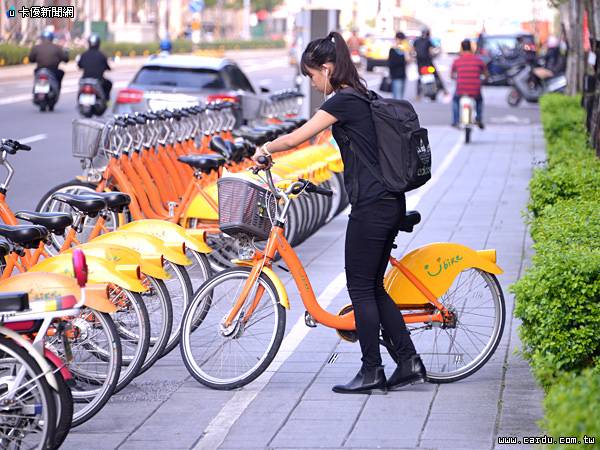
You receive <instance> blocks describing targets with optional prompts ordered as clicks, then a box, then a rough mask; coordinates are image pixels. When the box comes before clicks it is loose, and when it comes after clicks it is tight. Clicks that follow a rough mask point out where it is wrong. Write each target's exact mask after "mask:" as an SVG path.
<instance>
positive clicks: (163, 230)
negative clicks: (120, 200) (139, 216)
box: [119, 219, 211, 253]
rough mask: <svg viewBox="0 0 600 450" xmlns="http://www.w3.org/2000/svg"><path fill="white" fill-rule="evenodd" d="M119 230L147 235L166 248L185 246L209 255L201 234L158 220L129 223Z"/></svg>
mask: <svg viewBox="0 0 600 450" xmlns="http://www.w3.org/2000/svg"><path fill="white" fill-rule="evenodd" d="M119 230H126V231H137V232H139V233H144V234H149V235H150V236H154V237H157V238H159V239H161V240H163V241H164V242H165V243H166V245H167V246H168V247H176V246H179V247H181V246H182V245H183V244H185V246H186V247H188V248H191V249H192V250H195V251H197V252H199V253H210V252H211V248H210V247H209V246H208V245H206V243H205V242H204V236H203V235H202V234H196V235H194V234H190V233H188V232H187V231H186V229H185V228H183V227H182V226H180V225H177V224H176V223H172V222H167V221H166V220H158V219H143V220H136V221H134V222H129V223H127V224H125V225H123V226H121V227H119Z"/></svg>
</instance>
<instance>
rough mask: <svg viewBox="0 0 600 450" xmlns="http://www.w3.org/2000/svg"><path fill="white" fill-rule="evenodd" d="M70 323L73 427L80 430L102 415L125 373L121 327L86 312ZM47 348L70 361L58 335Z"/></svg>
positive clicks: (72, 319) (93, 313)
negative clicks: (99, 413)
mask: <svg viewBox="0 0 600 450" xmlns="http://www.w3.org/2000/svg"><path fill="white" fill-rule="evenodd" d="M69 322H70V323H71V327H72V328H73V338H72V339H70V340H69V343H70V346H71V353H72V360H71V361H69V362H68V363H67V367H68V369H69V371H70V372H71V374H72V375H73V380H72V381H73V383H72V384H71V392H72V394H73V401H74V402H75V412H74V413H73V424H72V426H73V427H76V426H78V425H81V424H82V423H84V422H86V421H87V420H89V419H91V418H92V417H93V416H94V415H95V414H96V413H97V412H98V411H100V409H102V407H103V406H104V405H105V404H106V402H107V401H108V399H109V398H110V396H111V395H112V394H113V392H114V390H115V387H116V386H117V382H118V381H119V375H120V373H121V364H122V355H121V340H120V338H119V334H118V331H117V327H116V326H115V324H114V322H113V321H112V319H111V318H110V316H109V315H108V314H106V313H100V312H98V311H94V310H92V309H89V308H85V309H83V310H82V311H81V312H80V314H79V316H77V317H73V318H71V319H70V320H69ZM46 344H47V345H48V347H49V348H51V349H52V351H53V352H54V353H56V354H57V355H59V356H60V357H61V359H63V360H67V358H66V355H65V347H64V344H63V342H62V340H61V339H60V338H58V336H57V335H54V336H47V337H46Z"/></svg>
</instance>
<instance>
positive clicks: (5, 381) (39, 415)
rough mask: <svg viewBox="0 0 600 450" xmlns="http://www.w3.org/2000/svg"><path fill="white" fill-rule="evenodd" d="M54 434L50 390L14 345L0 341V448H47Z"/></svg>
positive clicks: (29, 359)
mask: <svg viewBox="0 0 600 450" xmlns="http://www.w3.org/2000/svg"><path fill="white" fill-rule="evenodd" d="M55 432H56V406H55V403H54V398H53V396H52V389H51V388H50V386H49V385H48V383H47V381H46V378H45V377H44V374H43V373H42V370H41V369H40V366H39V365H38V364H37V362H36V361H35V359H33V358H32V357H31V356H30V355H29V354H28V353H27V351H26V350H25V349H23V348H21V347H20V346H19V345H18V344H17V343H16V342H14V341H12V340H10V339H7V338H5V337H0V448H2V449H8V450H13V449H14V450H18V449H46V448H51V447H52V445H53V442H54V437H55Z"/></svg>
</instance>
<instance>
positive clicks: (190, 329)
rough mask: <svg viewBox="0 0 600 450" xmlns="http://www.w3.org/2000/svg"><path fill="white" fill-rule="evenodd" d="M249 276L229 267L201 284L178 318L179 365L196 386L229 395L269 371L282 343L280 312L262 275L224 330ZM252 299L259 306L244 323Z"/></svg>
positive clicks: (282, 311) (282, 316) (242, 269)
mask: <svg viewBox="0 0 600 450" xmlns="http://www.w3.org/2000/svg"><path fill="white" fill-rule="evenodd" d="M250 271H251V268H250V267H234V268H231V269H227V270H224V271H223V272H220V273H219V274H217V275H215V276H214V277H213V278H211V279H209V280H207V281H206V282H205V283H204V284H203V285H202V286H201V287H200V289H199V290H198V292H196V294H195V295H194V298H193V300H192V303H191V304H190V306H189V307H188V309H187V310H186V312H185V314H184V316H183V320H182V329H181V343H180V349H181V354H182V356H183V361H184V363H185V365H186V367H187V369H188V371H189V372H190V374H191V375H192V376H193V377H194V378H195V379H196V380H198V381H199V382H200V383H202V384H204V385H206V386H208V387H211V388H213V389H219V390H228V389H235V388H239V387H242V386H245V385H246V384H248V383H250V382H251V381H252V380H254V379H255V378H256V377H258V376H259V375H260V374H262V373H263V372H264V371H265V369H266V368H267V367H268V366H269V364H270V363H271V361H272V360H273V358H274V357H275V355H276V354H277V351H278V350H279V346H280V345H281V341H282V340H283V334H284V332H285V309H284V308H283V306H282V305H281V303H280V302H279V296H278V294H277V290H276V289H275V287H274V286H273V283H272V282H271V280H269V278H268V277H267V276H266V275H264V274H261V276H260V277H259V279H258V281H257V283H256V284H255V286H254V287H253V288H252V289H251V291H250V293H249V294H248V297H247V299H246V302H245V303H244V306H243V307H242V309H241V312H240V314H238V316H237V318H236V319H235V320H234V321H233V323H232V324H231V325H230V326H225V324H224V321H225V318H226V317H227V316H228V315H229V312H230V311H231V308H232V307H233V305H234V304H235V302H236V300H237V299H238V296H239V295H240V293H241V292H242V290H243V288H244V284H245V283H246V280H247V279H248V277H249V275H250ZM255 298H260V301H259V303H258V305H257V306H256V309H254V311H253V312H252V313H251V315H250V316H249V317H248V316H246V315H247V314H248V313H249V310H250V306H251V305H252V304H253V300H254V299H255ZM246 317H248V318H247V319H246Z"/></svg>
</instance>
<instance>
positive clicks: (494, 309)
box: [407, 268, 506, 383]
mask: <svg viewBox="0 0 600 450" xmlns="http://www.w3.org/2000/svg"><path fill="white" fill-rule="evenodd" d="M439 300H440V302H441V303H443V304H444V306H446V308H448V310H449V311H450V312H451V313H452V314H453V315H454V318H455V319H454V323H453V324H451V325H445V326H436V324H408V325H407V326H408V329H409V330H410V332H411V338H412V340H413V343H414V344H415V347H416V349H417V352H418V353H419V354H420V355H421V359H422V360H423V363H424V364H425V367H426V368H427V379H428V381H430V382H433V383H451V382H453V381H458V380H462V379H463V378H466V377H468V376H470V375H472V374H474V373H475V372H477V371H478V370H479V369H481V367H483V366H484V365H485V363H486V362H487V361H488V360H489V359H490V358H491V357H492V355H493V354H494V352H495V351H496V348H497V347H498V344H499V343H500V339H502V332H503V330H504V322H505V320H506V308H505V305H504V296H503V295H502V289H501V287H500V284H499V283H498V280H497V279H496V277H495V276H494V275H493V274H491V273H488V272H484V271H481V270H479V269H474V268H471V269H466V270H464V271H462V272H461V273H460V274H459V275H458V276H457V277H456V279H455V280H454V282H453V284H452V286H450V289H448V291H446V293H445V294H444V295H442V296H441V297H440V299H439Z"/></svg>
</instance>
